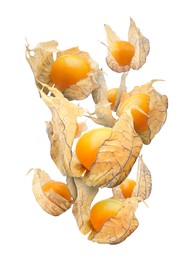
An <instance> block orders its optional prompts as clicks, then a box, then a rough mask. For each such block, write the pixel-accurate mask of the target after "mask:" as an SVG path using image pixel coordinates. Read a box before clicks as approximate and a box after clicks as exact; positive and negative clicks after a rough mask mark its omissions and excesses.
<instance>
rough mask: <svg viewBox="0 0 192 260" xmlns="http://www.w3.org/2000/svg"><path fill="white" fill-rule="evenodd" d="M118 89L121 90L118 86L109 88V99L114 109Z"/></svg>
mask: <svg viewBox="0 0 192 260" xmlns="http://www.w3.org/2000/svg"><path fill="white" fill-rule="evenodd" d="M118 91H119V89H118V88H112V89H109V90H108V101H109V102H110V103H111V109H113V108H114V106H115V102H116V99H117V95H118Z"/></svg>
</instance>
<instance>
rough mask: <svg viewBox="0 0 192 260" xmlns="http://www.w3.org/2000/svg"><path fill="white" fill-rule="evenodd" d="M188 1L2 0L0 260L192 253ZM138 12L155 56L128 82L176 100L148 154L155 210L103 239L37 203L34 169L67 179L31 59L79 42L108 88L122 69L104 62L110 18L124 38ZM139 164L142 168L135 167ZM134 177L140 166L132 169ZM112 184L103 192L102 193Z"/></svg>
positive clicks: (145, 210)
mask: <svg viewBox="0 0 192 260" xmlns="http://www.w3.org/2000/svg"><path fill="white" fill-rule="evenodd" d="M190 2H191V1H187V0H183V1H177V0H176V1H163V0H161V1H147V0H146V1H137V0H134V1H128V0H118V1H90V0H89V1H86V0H82V1H74V0H70V1H59V0H54V1H27V0H26V1H21V0H18V1H9V0H7V1H4V4H2V3H1V4H0V5H1V6H0V11H1V15H0V24H1V30H0V34H1V40H0V51H1V54H0V55H1V56H0V77H1V80H0V115H1V117H0V120H1V127H0V174H1V179H0V182H1V185H0V186H1V187H0V239H1V243H0V259H4V260H7V259H20V260H24V259H27V260H31V259H46V260H50V259H67V258H69V257H70V258H71V257H74V259H75V257H78V259H84V260H87V259H92V260H96V259H102V258H104V257H107V258H109V259H111V260H112V259H117V258H125V259H148V260H152V259H156V260H160V259H174V258H176V257H177V258H180V259H185V260H187V259H192V252H191V233H192V224H191V221H192V213H191V198H192V196H191V183H192V178H191V175H192V172H191V144H192V143H191V131H190V125H191V112H192V109H191V103H192V101H191V100H192V99H191V88H192V86H191V81H192V80H191V70H192V68H191V60H192V51H191V46H192V40H191V34H192V30H191V24H192V16H191V7H190ZM129 17H132V18H133V19H134V20H135V22H136V24H137V25H138V27H139V28H140V29H141V31H142V32H143V34H144V35H146V36H147V37H148V38H149V40H150V43H151V51H150V54H149V56H148V59H147V63H146V64H145V65H144V66H143V68H142V69H140V70H139V71H131V72H130V74H129V76H128V79H127V85H128V88H130V89H131V88H133V87H134V86H135V85H141V84H144V83H146V82H148V81H150V80H151V79H155V78H158V79H164V80H165V82H160V83H155V84H154V86H155V87H156V89H157V90H158V91H159V92H161V93H163V94H166V95H167V96H168V97H169V109H168V119H167V122H166V124H165V126H164V127H163V129H162V131H161V132H160V133H159V134H158V135H157V136H156V137H155V139H154V140H153V141H152V143H151V145H150V146H145V147H144V149H143V151H142V154H143V159H144V160H145V162H146V164H147V165H148V167H149V168H150V170H151V173H152V177H153V190H152V194H151V197H150V198H149V199H148V200H147V203H148V205H149V208H147V207H146V206H145V205H142V204H141V205H140V206H139V208H138V211H137V217H138V219H139V222H140V225H139V228H138V229H137V230H136V231H135V232H134V233H133V234H132V235H131V236H130V237H129V238H127V239H126V240H125V241H124V242H123V243H121V244H119V245H115V246H111V245H99V244H96V243H92V242H90V241H88V240H87V238H86V236H83V235H82V234H81V233H80V232H79V231H78V228H77V225H76V222H75V220H74V218H73V216H72V213H71V210H69V211H68V212H66V213H65V214H63V215H61V216H59V217H52V216H50V215H48V214H46V213H45V212H44V211H43V210H42V209H41V208H40V207H39V205H38V204H37V203H36V201H35V199H34V197H33V194H32V190H31V181H32V177H33V176H32V174H29V175H28V176H25V175H26V173H27V172H28V170H29V169H30V168H42V169H44V170H45V171H47V172H48V173H50V175H51V176H52V177H53V178H54V179H57V180H64V177H62V176H61V174H60V173H59V172H58V170H57V169H56V167H55V165H54V163H53V162H52V161H51V158H50V155H49V140H48V138H47V135H46V132H45V121H47V120H50V113H49V111H48V109H47V107H46V106H45V105H44V103H43V102H42V100H40V99H39V96H38V93H37V90H36V88H35V85H34V79H33V76H32V73H31V71H30V68H29V66H28V64H27V62H26V60H25V46H24V45H25V37H26V38H27V39H28V41H29V43H30V44H31V47H34V46H35V45H36V44H37V43H39V42H41V41H48V40H52V39H55V40H57V41H58V42H59V44H60V47H61V48H62V49H67V48H70V47H73V46H79V47H80V48H81V49H82V50H85V51H88V52H89V53H90V54H91V56H92V57H93V58H94V59H95V60H96V61H97V62H98V63H99V64H100V66H101V67H102V68H103V69H104V71H106V73H107V76H106V80H107V84H108V87H109V88H112V87H117V86H118V85H119V80H120V75H119V74H115V73H113V72H112V71H110V70H109V69H108V68H107V66H106V64H105V55H106V49H105V47H104V46H103V45H101V44H100V42H99V41H103V42H106V37H105V31H104V27H103V24H104V23H106V24H109V25H111V27H112V28H113V29H114V31H116V33H117V34H118V35H119V36H120V37H121V38H122V39H124V40H126V39H127V38H126V37H127V31H128V27H129ZM133 171H136V169H134V170H133ZM133 174H135V172H133ZM108 192H109V191H105V190H102V191H101V194H102V196H106V194H108Z"/></svg>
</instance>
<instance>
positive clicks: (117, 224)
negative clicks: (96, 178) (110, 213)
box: [88, 198, 139, 244]
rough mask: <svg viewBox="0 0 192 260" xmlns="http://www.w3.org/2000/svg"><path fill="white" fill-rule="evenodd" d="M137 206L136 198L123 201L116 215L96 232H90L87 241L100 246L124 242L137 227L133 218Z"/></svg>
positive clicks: (136, 221)
mask: <svg viewBox="0 0 192 260" xmlns="http://www.w3.org/2000/svg"><path fill="white" fill-rule="evenodd" d="M137 206H138V200H137V199H136V198H131V199H126V200H123V201H122V207H121V208H120V210H119V212H118V213H117V215H116V216H115V217H112V218H110V219H109V220H107V221H106V222H105V223H104V225H103V226H102V228H101V229H100V230H99V231H98V232H96V231H92V232H91V233H90V235H89V237H88V239H89V240H91V241H93V242H97V243H102V244H118V243H121V242H122V241H124V240H125V239H126V238H127V237H128V236H130V235H131V234H132V233H133V232H134V231H135V230H136V228H137V227H138V225H139V222H138V220H137V218H136V217H135V211H136V209H137Z"/></svg>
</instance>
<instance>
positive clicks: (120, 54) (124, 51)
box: [110, 41, 135, 66]
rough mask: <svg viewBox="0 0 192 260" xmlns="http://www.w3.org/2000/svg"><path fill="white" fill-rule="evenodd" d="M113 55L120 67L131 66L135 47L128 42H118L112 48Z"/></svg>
mask: <svg viewBox="0 0 192 260" xmlns="http://www.w3.org/2000/svg"><path fill="white" fill-rule="evenodd" d="M110 51H111V54H112V56H113V58H114V59H115V60H116V62H117V63H118V64H119V66H127V65H130V63H131V60H132V58H133V56H134V53H135V47H134V46H133V45H132V44H131V43H130V42H127V41H116V42H115V43H113V44H112V46H111V47H110Z"/></svg>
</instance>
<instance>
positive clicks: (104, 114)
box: [87, 70, 116, 127]
mask: <svg viewBox="0 0 192 260" xmlns="http://www.w3.org/2000/svg"><path fill="white" fill-rule="evenodd" d="M97 82H98V88H97V89H96V90H94V91H93V92H92V97H93V100H94V102H95V112H94V113H92V114H91V113H88V116H87V117H88V118H90V119H92V120H93V121H94V122H95V123H96V124H100V125H103V126H106V127H112V126H113V125H114V124H115V122H116V120H115V118H114V117H113V115H112V111H111V104H110V103H109V101H108V89H107V85H106V81H105V78H104V75H103V71H102V70H100V72H99V73H98V75H97Z"/></svg>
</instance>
